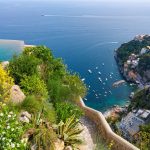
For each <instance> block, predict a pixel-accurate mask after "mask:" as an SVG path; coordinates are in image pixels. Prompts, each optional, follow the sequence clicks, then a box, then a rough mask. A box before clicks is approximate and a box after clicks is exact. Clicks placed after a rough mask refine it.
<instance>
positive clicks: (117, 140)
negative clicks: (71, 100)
mask: <svg viewBox="0 0 150 150" xmlns="http://www.w3.org/2000/svg"><path fill="white" fill-rule="evenodd" d="M77 105H78V106H79V107H80V108H81V109H82V110H83V111H84V113H85V115H86V116H87V117H88V118H89V119H91V120H92V121H93V122H94V123H95V124H96V125H97V128H98V131H99V132H100V134H101V135H102V137H103V138H104V140H105V141H106V143H110V142H113V148H112V149H113V150H139V149H138V148H137V147H135V146H134V145H132V144H131V143H129V142H128V141H126V140H125V139H123V138H122V137H120V136H119V135H117V134H116V133H114V132H113V131H112V130H111V128H110V126H109V124H108V123H107V121H106V119H105V117H104V116H103V114H102V113H101V112H99V111H96V110H94V109H92V108H89V107H87V106H86V105H85V104H84V102H83V100H82V99H81V98H79V100H78V101H77Z"/></svg>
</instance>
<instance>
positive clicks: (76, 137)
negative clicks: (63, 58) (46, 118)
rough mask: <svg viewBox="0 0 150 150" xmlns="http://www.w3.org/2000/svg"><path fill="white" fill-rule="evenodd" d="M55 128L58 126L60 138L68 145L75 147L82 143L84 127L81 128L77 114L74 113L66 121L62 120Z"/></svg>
mask: <svg viewBox="0 0 150 150" xmlns="http://www.w3.org/2000/svg"><path fill="white" fill-rule="evenodd" d="M54 128H56V131H57V134H58V138H60V139H61V140H63V141H64V143H65V145H66V146H68V145H71V146H72V147H73V149H75V148H76V145H78V144H81V143H82V140H81V138H80V133H81V132H82V131H83V128H81V126H80V123H79V120H78V119H76V117H75V115H72V116H71V117H70V118H68V119H67V120H66V121H65V122H63V121H61V122H60V123H59V124H58V125H55V126H54Z"/></svg>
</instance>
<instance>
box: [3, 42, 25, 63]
mask: <svg viewBox="0 0 150 150" xmlns="http://www.w3.org/2000/svg"><path fill="white" fill-rule="evenodd" d="M23 47H24V42H23V41H15V40H1V39H0V60H1V61H6V60H8V59H10V58H11V57H12V56H13V55H14V54H18V53H20V52H21V51H22V49H23Z"/></svg>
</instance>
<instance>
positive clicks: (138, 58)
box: [115, 35, 150, 83]
mask: <svg viewBox="0 0 150 150" xmlns="http://www.w3.org/2000/svg"><path fill="white" fill-rule="evenodd" d="M115 58H116V60H117V63H118V66H119V68H120V72H121V73H122V74H123V76H124V77H125V78H126V80H127V81H133V82H136V83H139V82H142V83H146V82H149V81H150V35H138V36H136V37H135V38H134V39H133V40H131V41H129V42H127V43H124V44H122V45H121V46H120V47H119V48H118V49H117V50H116V51H115Z"/></svg>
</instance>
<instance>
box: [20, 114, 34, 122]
mask: <svg viewBox="0 0 150 150" xmlns="http://www.w3.org/2000/svg"><path fill="white" fill-rule="evenodd" d="M19 120H20V121H21V122H24V123H29V122H30V120H31V114H29V113H28V112H27V111H24V112H22V113H21V114H20V118H19Z"/></svg>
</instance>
